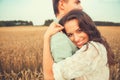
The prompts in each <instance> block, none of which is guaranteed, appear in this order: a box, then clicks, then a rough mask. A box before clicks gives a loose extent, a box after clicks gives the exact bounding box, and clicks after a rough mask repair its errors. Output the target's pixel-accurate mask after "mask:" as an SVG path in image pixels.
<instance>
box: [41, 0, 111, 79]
mask: <svg viewBox="0 0 120 80" xmlns="http://www.w3.org/2000/svg"><path fill="white" fill-rule="evenodd" d="M57 1H58V0H57ZM67 1H68V2H66V4H65V2H64V0H59V1H58V8H54V10H56V9H58V12H57V13H56V16H58V18H59V19H60V18H61V19H60V21H59V24H58V23H56V22H53V23H52V24H51V25H50V26H49V28H48V29H47V31H46V33H45V35H44V47H43V71H44V79H45V80H54V79H55V80H72V79H78V80H109V66H111V65H112V64H113V54H112V52H111V49H110V48H109V45H108V44H107V42H106V40H105V39H104V38H103V37H102V36H101V34H100V32H99V31H98V30H97V28H96V26H95V24H94V22H93V21H92V20H91V18H90V17H89V16H88V15H87V14H86V13H85V12H83V11H81V10H80V7H81V6H79V8H77V9H76V8H71V10H69V11H68V12H65V11H67V10H68V8H65V7H66V6H65V5H67V3H69V1H70V0H67ZM71 1H74V0H71ZM75 1H78V3H79V0H75ZM63 2H64V3H63ZM56 3H57V2H55V4H56ZM78 3H77V2H76V3H73V4H75V6H76V7H77V6H78V5H80V4H78ZM63 4H64V5H63ZM69 4H70V3H69ZM75 6H74V7H75ZM72 7H73V6H72ZM69 8H70V6H69ZM65 9H66V10H65ZM63 10H65V11H63ZM62 12H65V13H64V14H65V16H61V14H60V13H62ZM57 34H59V35H60V36H61V34H62V35H63V36H64V38H65V39H66V40H67V42H68V43H67V42H65V41H63V40H64V39H63V40H61V41H60V40H58V41H60V42H52V41H54V40H55V39H54V38H55V37H57V36H58V35H57ZM64 34H65V35H64ZM55 35H56V36H55ZM60 36H58V37H60ZM66 36H67V37H66ZM58 39H59V38H58ZM56 40H57V39H56ZM63 42H65V43H64V45H62V46H61V47H59V45H58V46H55V47H57V48H55V47H53V45H55V43H56V45H57V44H59V43H63ZM64 46H65V50H63V51H62V53H60V52H61V51H60V52H59V49H60V50H62V48H63V47H64ZM66 46H70V47H66ZM54 48H55V49H54ZM51 52H52V53H51ZM68 52H69V53H68ZM66 53H67V55H66ZM56 55H57V56H56ZM53 59H54V60H53ZM55 62H56V63H55Z"/></svg>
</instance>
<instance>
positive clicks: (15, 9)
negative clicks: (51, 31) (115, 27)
mask: <svg viewBox="0 0 120 80" xmlns="http://www.w3.org/2000/svg"><path fill="white" fill-rule="evenodd" d="M81 5H82V7H83V11H85V12H86V13H87V14H88V15H89V16H90V17H91V18H92V19H93V21H109V22H120V0H81ZM48 19H55V15H54V12H53V7H52V0H0V21H1V20H4V21H6V20H25V21H32V22H33V24H34V25H43V24H44V21H45V20H48Z"/></svg>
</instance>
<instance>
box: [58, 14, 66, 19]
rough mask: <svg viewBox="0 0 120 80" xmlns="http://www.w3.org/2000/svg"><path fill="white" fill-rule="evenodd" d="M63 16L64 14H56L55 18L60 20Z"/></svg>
mask: <svg viewBox="0 0 120 80" xmlns="http://www.w3.org/2000/svg"><path fill="white" fill-rule="evenodd" d="M63 16H64V15H63V14H58V15H57V16H56V18H57V19H58V20H60V19H61V18H62V17H63Z"/></svg>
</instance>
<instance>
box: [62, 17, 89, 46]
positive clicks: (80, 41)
mask: <svg viewBox="0 0 120 80" xmlns="http://www.w3.org/2000/svg"><path fill="white" fill-rule="evenodd" d="M64 27H65V31H66V34H67V36H68V37H69V38H70V40H71V41H72V42H73V43H74V44H75V45H76V46H77V47H78V48H81V47H82V46H83V45H84V44H85V43H87V42H88V41H89V37H88V35H87V34H86V33H85V32H83V31H82V30H81V29H80V27H79V24H78V20H77V19H72V20H69V21H67V22H66V23H65V25H64Z"/></svg>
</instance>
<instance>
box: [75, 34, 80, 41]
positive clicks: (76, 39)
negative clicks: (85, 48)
mask: <svg viewBox="0 0 120 80" xmlns="http://www.w3.org/2000/svg"><path fill="white" fill-rule="evenodd" d="M74 41H75V42H78V41H79V36H78V35H76V34H75V35H74Z"/></svg>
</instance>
